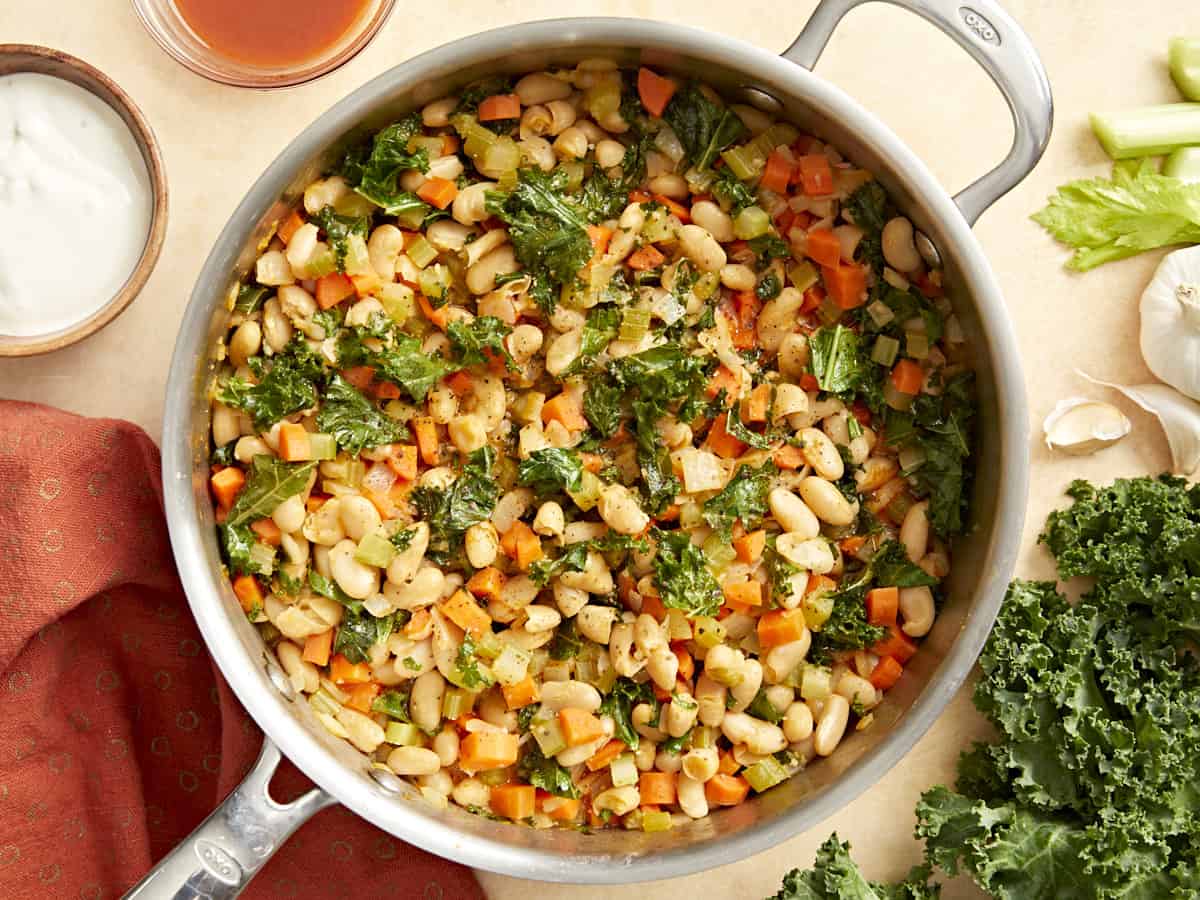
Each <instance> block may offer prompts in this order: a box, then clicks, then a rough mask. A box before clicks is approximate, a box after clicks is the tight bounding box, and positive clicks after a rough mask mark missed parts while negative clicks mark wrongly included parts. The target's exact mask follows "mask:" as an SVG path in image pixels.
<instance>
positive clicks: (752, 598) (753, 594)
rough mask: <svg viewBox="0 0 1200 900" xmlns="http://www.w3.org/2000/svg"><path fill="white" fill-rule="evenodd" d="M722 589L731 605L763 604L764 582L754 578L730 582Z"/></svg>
mask: <svg viewBox="0 0 1200 900" xmlns="http://www.w3.org/2000/svg"><path fill="white" fill-rule="evenodd" d="M721 589H722V591H723V592H724V594H725V601H726V602H727V603H729V605H730V606H762V584H760V583H759V582H757V581H754V580H753V579H751V580H750V581H734V582H728V583H726V584H724V585H723V586H722V588H721Z"/></svg>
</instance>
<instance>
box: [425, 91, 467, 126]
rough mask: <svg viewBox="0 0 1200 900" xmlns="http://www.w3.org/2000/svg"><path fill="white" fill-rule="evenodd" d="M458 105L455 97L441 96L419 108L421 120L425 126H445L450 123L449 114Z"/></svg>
mask: <svg viewBox="0 0 1200 900" xmlns="http://www.w3.org/2000/svg"><path fill="white" fill-rule="evenodd" d="M457 106H458V98H457V97H443V98H442V99H440V100H434V101H433V102H432V103H427V104H426V105H425V106H423V107H422V108H421V122H422V124H423V125H425V127H426V128H445V127H446V126H447V125H449V124H450V115H451V113H453V112H454V110H455V108H456V107H457Z"/></svg>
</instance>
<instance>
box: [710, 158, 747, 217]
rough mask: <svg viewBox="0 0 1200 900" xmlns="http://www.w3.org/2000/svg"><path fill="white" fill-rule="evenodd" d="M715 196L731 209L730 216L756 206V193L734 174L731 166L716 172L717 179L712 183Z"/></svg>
mask: <svg viewBox="0 0 1200 900" xmlns="http://www.w3.org/2000/svg"><path fill="white" fill-rule="evenodd" d="M712 192H713V195H714V196H715V197H716V198H717V199H718V200H720V201H721V202H722V203H723V204H724V205H726V206H728V207H729V214H730V215H731V216H736V215H737V214H738V213H740V212H741V211H742V210H743V209H745V208H746V207H748V206H754V204H755V203H757V202H758V201H757V200H755V199H754V191H752V190H750V188H749V187H748V186H747V185H746V183H745V182H744V181H742V180H741V179H739V178H738V177H737V176H736V175H734V174H733V170H732V169H731V168H729V166H721V168H719V169H717V170H716V178H714V179H713V183H712Z"/></svg>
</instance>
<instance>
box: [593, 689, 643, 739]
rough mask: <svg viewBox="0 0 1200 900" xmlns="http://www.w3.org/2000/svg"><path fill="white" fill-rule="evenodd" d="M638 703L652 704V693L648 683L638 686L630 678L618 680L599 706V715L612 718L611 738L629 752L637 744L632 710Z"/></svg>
mask: <svg viewBox="0 0 1200 900" xmlns="http://www.w3.org/2000/svg"><path fill="white" fill-rule="evenodd" d="M639 703H651V704H653V703H654V691H653V690H652V689H651V687H650V685H649V683H644V684H638V683H637V682H636V681H633V680H632V679H630V678H618V679H617V680H616V681H615V682H614V683H613V686H612V688H611V689H609V692H608V693H607V694H605V695H604V700H603V701H602V702H601V704H600V710H599V711H600V714H601V715H607V716H611V717H612V720H613V725H614V726H615V730H614V733H613V737H615V738H616V739H617V740H619V741H623V742H624V743H625V744H626V745H627V746H628V747H629V748H630V749H631V750H636V749H637V748H638V743H639V740H638V733H637V729H635V728H634V727H633V708H634V707H635V706H637V705H638V704H639Z"/></svg>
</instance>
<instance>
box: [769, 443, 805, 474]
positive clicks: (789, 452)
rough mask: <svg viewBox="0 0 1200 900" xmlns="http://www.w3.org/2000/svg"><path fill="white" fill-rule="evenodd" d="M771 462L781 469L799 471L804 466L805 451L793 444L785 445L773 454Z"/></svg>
mask: <svg viewBox="0 0 1200 900" xmlns="http://www.w3.org/2000/svg"><path fill="white" fill-rule="evenodd" d="M771 460H772V461H773V462H774V463H775V465H776V466H778V467H779V468H781V469H799V468H800V467H801V466H803V465H804V463H805V459H804V451H803V450H801V449H800V448H799V447H796V446H793V445H792V444H784V445H783V446H782V447H780V448H779V449H778V450H776V451H775V452H774V453H772V454H771Z"/></svg>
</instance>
